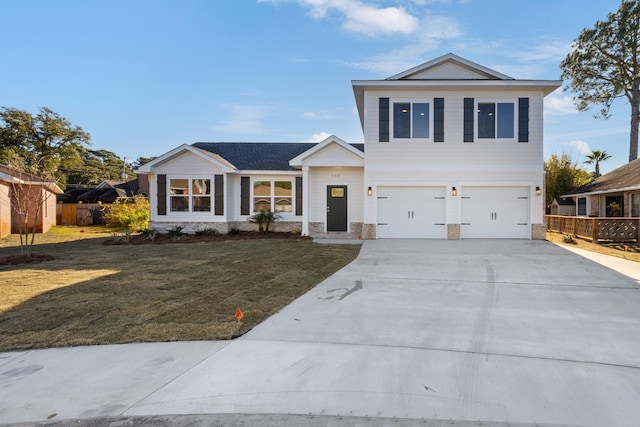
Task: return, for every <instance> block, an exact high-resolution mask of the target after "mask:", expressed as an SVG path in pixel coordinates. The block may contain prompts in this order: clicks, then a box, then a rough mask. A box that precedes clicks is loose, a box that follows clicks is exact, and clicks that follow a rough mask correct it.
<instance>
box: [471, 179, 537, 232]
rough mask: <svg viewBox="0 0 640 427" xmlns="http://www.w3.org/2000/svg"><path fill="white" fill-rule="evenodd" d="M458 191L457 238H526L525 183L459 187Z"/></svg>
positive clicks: (527, 221) (526, 203)
mask: <svg viewBox="0 0 640 427" xmlns="http://www.w3.org/2000/svg"><path fill="white" fill-rule="evenodd" d="M460 193H461V200H460V203H461V205H462V212H461V215H462V218H461V219H462V221H461V227H460V237H461V238H463V239H474V238H490V239H496V238H497V239H505V238H506V239H528V238H530V236H531V226H530V225H529V209H530V200H529V195H530V190H529V187H463V188H462V189H461V192H460Z"/></svg>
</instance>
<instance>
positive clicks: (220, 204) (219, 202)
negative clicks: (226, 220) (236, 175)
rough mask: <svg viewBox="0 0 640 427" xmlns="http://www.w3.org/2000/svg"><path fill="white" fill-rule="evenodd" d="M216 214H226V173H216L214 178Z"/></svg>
mask: <svg viewBox="0 0 640 427" xmlns="http://www.w3.org/2000/svg"><path fill="white" fill-rule="evenodd" d="M213 195H214V197H215V200H214V208H213V211H214V212H213V214H214V215H224V175H216V176H214V180H213Z"/></svg>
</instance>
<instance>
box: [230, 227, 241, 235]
mask: <svg viewBox="0 0 640 427" xmlns="http://www.w3.org/2000/svg"><path fill="white" fill-rule="evenodd" d="M229 234H230V235H231V236H237V235H238V234H240V229H239V228H232V229H231V230H229Z"/></svg>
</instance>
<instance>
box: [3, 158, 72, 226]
mask: <svg viewBox="0 0 640 427" xmlns="http://www.w3.org/2000/svg"><path fill="white" fill-rule="evenodd" d="M58 194H62V190H61V189H60V187H58V185H57V184H56V183H55V182H52V181H46V180H43V179H42V178H40V177H38V176H35V175H31V174H28V173H25V172H21V171H17V170H15V169H13V168H10V167H8V166H6V165H0V238H2V237H6V236H7V235H9V234H11V233H19V232H20V224H21V223H22V222H23V221H24V212H23V211H24V209H23V208H25V207H26V208H28V209H27V210H28V211H29V213H30V215H33V213H34V212H35V211H36V210H37V209H38V208H39V210H40V212H39V215H38V218H37V222H36V230H35V231H36V232H37V233H46V232H47V231H49V229H50V228H51V227H53V226H54V225H56V195H58ZM27 224H28V227H29V231H33V218H32V217H30V218H28V222H27Z"/></svg>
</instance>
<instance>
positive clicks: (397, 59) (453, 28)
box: [348, 15, 463, 77]
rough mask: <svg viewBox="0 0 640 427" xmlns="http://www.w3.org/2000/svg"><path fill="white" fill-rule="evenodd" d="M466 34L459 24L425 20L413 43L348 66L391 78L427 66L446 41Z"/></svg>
mask: <svg viewBox="0 0 640 427" xmlns="http://www.w3.org/2000/svg"><path fill="white" fill-rule="evenodd" d="M462 34H463V31H462V27H461V25H460V24H459V23H458V21H457V20H455V19H453V18H449V17H446V16H433V15H429V16H426V17H425V18H424V19H423V20H422V23H421V25H420V26H419V30H418V31H417V32H416V34H413V35H412V36H411V39H412V40H413V42H412V43H410V44H407V45H405V46H403V47H401V48H399V49H393V50H391V51H389V52H385V53H382V54H380V55H376V56H374V57H371V58H368V59H365V60H363V61H358V62H351V63H349V64H348V65H351V66H353V67H355V68H360V69H365V70H369V71H373V72H375V73H378V74H381V75H384V76H385V77H388V76H390V75H394V74H397V73H399V72H401V71H403V70H406V69H409V68H411V67H415V66H416V64H420V63H423V62H424V61H425V60H426V59H428V58H426V56H427V53H429V52H431V51H433V50H436V49H438V48H439V46H440V43H441V42H442V41H444V40H449V39H456V38H459V37H461V36H462Z"/></svg>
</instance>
